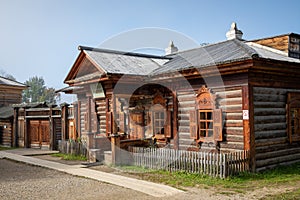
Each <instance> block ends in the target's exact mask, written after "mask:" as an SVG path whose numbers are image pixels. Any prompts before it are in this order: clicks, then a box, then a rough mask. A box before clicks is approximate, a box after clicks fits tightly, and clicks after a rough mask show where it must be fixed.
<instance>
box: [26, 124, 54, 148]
mask: <svg viewBox="0 0 300 200" xmlns="http://www.w3.org/2000/svg"><path fill="white" fill-rule="evenodd" d="M28 133H29V144H30V147H32V148H34V147H36V148H41V147H43V146H48V147H50V126H49V121H46V120H30V122H29V127H28Z"/></svg>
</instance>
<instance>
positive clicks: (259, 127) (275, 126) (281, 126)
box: [254, 122, 286, 132]
mask: <svg viewBox="0 0 300 200" xmlns="http://www.w3.org/2000/svg"><path fill="white" fill-rule="evenodd" d="M285 129H286V123H285V122H283V123H282V122H280V123H269V124H255V125H254V131H255V132H256V131H267V130H285Z"/></svg>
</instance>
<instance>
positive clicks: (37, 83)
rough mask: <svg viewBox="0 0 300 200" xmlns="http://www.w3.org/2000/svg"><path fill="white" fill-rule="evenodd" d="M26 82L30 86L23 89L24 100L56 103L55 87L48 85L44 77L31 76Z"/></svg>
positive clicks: (27, 101)
mask: <svg viewBox="0 0 300 200" xmlns="http://www.w3.org/2000/svg"><path fill="white" fill-rule="evenodd" d="M25 84H26V85H27V86H29V87H28V89H26V90H24V91H23V95H22V98H23V102H26V103H29V102H47V103H54V104H55V103H56V94H55V89H54V88H48V87H46V86H45V81H44V79H43V77H37V76H34V77H31V78H29V80H27V81H26V82H25Z"/></svg>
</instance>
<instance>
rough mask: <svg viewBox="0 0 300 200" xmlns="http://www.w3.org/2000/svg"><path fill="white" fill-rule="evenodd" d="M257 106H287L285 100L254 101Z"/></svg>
mask: <svg viewBox="0 0 300 200" xmlns="http://www.w3.org/2000/svg"><path fill="white" fill-rule="evenodd" d="M253 104H254V107H255V108H285V106H286V103H285V102H258V101H256V102H254V103H253Z"/></svg>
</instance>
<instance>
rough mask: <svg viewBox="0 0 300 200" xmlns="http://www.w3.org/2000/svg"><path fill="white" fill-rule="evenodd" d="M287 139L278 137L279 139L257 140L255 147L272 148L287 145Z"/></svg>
mask: <svg viewBox="0 0 300 200" xmlns="http://www.w3.org/2000/svg"><path fill="white" fill-rule="evenodd" d="M287 142H288V141H287V137H279V138H268V139H259V140H255V144H256V147H260V146H272V145H277V144H285V143H287Z"/></svg>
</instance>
